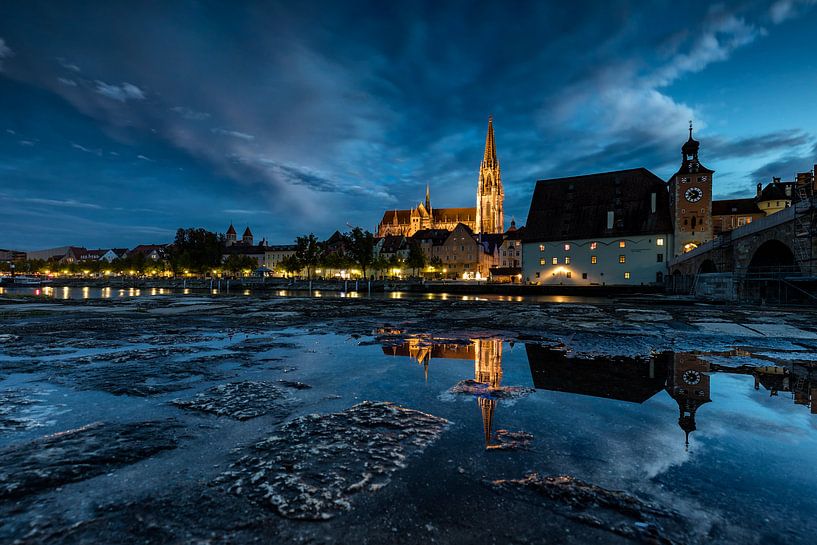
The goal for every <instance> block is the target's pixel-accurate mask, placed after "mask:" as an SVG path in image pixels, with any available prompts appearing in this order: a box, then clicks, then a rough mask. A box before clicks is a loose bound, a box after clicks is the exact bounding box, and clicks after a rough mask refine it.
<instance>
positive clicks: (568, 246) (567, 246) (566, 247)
mask: <svg viewBox="0 0 817 545" xmlns="http://www.w3.org/2000/svg"><path fill="white" fill-rule="evenodd" d="M569 251H570V244H565V252H569Z"/></svg>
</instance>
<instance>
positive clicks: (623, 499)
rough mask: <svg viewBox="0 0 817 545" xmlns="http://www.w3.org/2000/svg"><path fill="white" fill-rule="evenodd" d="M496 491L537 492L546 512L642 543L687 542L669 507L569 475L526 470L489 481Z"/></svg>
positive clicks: (676, 515)
mask: <svg viewBox="0 0 817 545" xmlns="http://www.w3.org/2000/svg"><path fill="white" fill-rule="evenodd" d="M491 484H492V485H493V486H494V487H495V488H496V489H497V490H498V491H501V492H508V493H511V494H518V493H519V491H520V490H525V491H530V492H533V493H535V494H537V495H538V496H539V497H540V498H542V499H543V500H544V501H545V506H546V507H547V508H548V510H549V511H555V512H556V513H559V514H561V515H562V516H565V517H567V518H569V519H571V520H574V521H576V522H578V523H580V524H584V525H587V526H591V527H594V528H597V529H601V530H606V531H608V532H611V533H614V534H618V535H621V536H624V537H627V538H630V539H634V540H637V541H642V542H646V543H656V544H658V543H661V544H670V543H688V542H689V541H690V539H689V536H687V535H686V529H685V521H684V520H683V519H682V518H681V516H680V515H679V514H678V513H677V512H675V511H673V510H670V509H665V508H663V507H661V506H659V505H656V504H654V503H650V502H646V501H643V500H641V499H639V498H637V497H635V496H632V495H630V494H627V493H625V492H621V491H617V490H608V489H606V488H602V487H600V486H597V485H594V484H592V483H588V482H585V481H582V480H579V479H576V478H575V477H571V476H569V475H548V476H544V475H540V474H539V473H535V472H534V473H530V474H528V475H526V476H525V477H524V478H522V479H500V480H495V481H493V482H492V483H491Z"/></svg>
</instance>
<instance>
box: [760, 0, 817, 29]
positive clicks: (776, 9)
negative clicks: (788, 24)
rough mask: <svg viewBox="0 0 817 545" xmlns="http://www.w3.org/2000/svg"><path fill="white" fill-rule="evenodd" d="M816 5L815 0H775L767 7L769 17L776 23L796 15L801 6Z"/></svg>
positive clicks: (816, 0)
mask: <svg viewBox="0 0 817 545" xmlns="http://www.w3.org/2000/svg"><path fill="white" fill-rule="evenodd" d="M814 5H817V0H777V1H776V2H774V3H773V4H772V5H771V6H770V7H769V17H770V18H771V20H772V22H773V23H774V24H776V25H778V24H780V23H782V22H784V21H787V20H789V19H792V18H794V17H796V16H797V15H798V14H799V13H800V11H801V10H800V8H801V7H809V6H814Z"/></svg>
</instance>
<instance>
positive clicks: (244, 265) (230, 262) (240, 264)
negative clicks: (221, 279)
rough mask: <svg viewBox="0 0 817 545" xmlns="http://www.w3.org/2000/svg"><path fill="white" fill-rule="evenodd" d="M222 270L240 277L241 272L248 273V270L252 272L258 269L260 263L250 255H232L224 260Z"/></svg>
mask: <svg viewBox="0 0 817 545" xmlns="http://www.w3.org/2000/svg"><path fill="white" fill-rule="evenodd" d="M222 268H224V270H226V271H228V272H230V273H232V274H233V276H238V274H239V273H240V272H242V271H246V270H247V269H249V270H251V271H252V270H255V269H257V268H258V261H256V260H255V259H253V258H252V257H250V256H248V255H237V254H232V255H230V256H229V257H228V258H227V259H225V260H224V263H223V264H222Z"/></svg>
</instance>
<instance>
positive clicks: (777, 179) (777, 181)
mask: <svg viewBox="0 0 817 545" xmlns="http://www.w3.org/2000/svg"><path fill="white" fill-rule="evenodd" d="M772 182H774V183H776V184H779V183H780V178H774V177H772Z"/></svg>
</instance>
